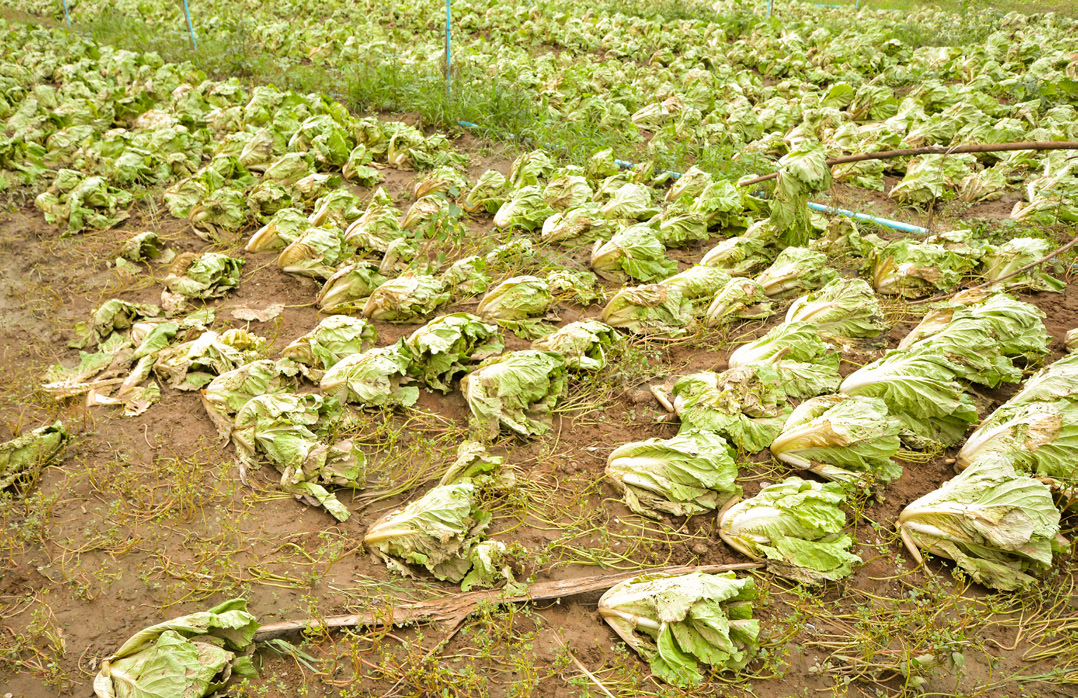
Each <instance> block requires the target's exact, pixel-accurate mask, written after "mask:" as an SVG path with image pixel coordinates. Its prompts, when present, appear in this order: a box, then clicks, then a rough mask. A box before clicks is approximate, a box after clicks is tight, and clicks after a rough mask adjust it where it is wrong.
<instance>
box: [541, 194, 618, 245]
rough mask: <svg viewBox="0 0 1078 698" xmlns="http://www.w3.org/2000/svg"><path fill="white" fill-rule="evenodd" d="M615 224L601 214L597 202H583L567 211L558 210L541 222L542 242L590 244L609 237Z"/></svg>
mask: <svg viewBox="0 0 1078 698" xmlns="http://www.w3.org/2000/svg"><path fill="white" fill-rule="evenodd" d="M615 229H616V225H615V224H614V223H613V222H611V221H610V220H608V219H607V218H606V217H605V216H603V214H602V212H601V211H600V210H599V206H598V204H596V203H594V202H591V201H589V202H587V203H584V204H582V205H580V206H578V207H576V208H571V209H569V210H567V211H559V212H558V213H555V214H554V215H553V216H550V217H549V218H547V219H546V220H545V221H544V222H543V230H542V235H541V239H542V240H543V242H557V243H561V244H563V245H581V244H591V243H593V242H595V241H596V240H597V239H599V238H606V237H609V236H610V235H611V234H612V233H613V232H614V230H615Z"/></svg>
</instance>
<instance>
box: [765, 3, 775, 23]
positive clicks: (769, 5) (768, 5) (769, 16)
mask: <svg viewBox="0 0 1078 698" xmlns="http://www.w3.org/2000/svg"><path fill="white" fill-rule="evenodd" d="M774 2H775V0H767V18H768V19H771V5H772V4H773V3H774Z"/></svg>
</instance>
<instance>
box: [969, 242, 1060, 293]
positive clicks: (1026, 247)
mask: <svg viewBox="0 0 1078 698" xmlns="http://www.w3.org/2000/svg"><path fill="white" fill-rule="evenodd" d="M1051 247H1052V246H1051V244H1050V243H1049V242H1048V241H1047V240H1044V239H1043V238H1012V239H1010V240H1008V241H1006V242H1004V243H1003V244H1002V245H1000V246H999V247H992V248H991V249H990V250H989V252H988V254H987V255H985V258H984V263H985V272H984V278H985V281H992V282H994V281H997V280H998V279H1002V278H1003V277H1004V276H1009V275H1010V274H1013V273H1015V272H1017V271H1018V270H1019V269H1021V268H1022V267H1025V266H1027V265H1029V264H1032V263H1034V262H1036V261H1039V260H1041V259H1044V258H1045V257H1047V256H1048V253H1049V252H1051ZM999 287H1002V288H1005V289H1008V290H1014V289H1026V290H1030V291H1047V292H1051V293H1062V292H1063V289H1064V288H1066V284H1065V283H1064V282H1062V281H1060V280H1059V279H1057V278H1055V277H1053V276H1050V275H1049V274H1047V273H1046V272H1044V271H1042V270H1041V269H1040V268H1034V269H1030V270H1028V271H1025V272H1022V273H1020V274H1017V275H1016V276H1011V277H1010V278H1009V279H1007V280H1005V281H1000V282H999V286H997V288H999Z"/></svg>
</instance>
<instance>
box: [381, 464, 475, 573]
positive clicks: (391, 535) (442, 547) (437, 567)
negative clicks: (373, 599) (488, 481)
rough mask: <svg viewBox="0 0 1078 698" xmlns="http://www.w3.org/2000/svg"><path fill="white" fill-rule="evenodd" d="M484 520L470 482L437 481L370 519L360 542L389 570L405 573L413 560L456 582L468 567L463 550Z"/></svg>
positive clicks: (469, 545) (413, 562)
mask: <svg viewBox="0 0 1078 698" xmlns="http://www.w3.org/2000/svg"><path fill="white" fill-rule="evenodd" d="M489 521H490V514H488V513H487V512H485V511H483V510H481V509H479V507H478V505H477V504H476V502H475V486H474V485H472V484H471V483H459V484H455V485H439V486H437V487H435V488H434V489H432V490H430V491H429V492H427V493H426V494H425V495H423V496H422V497H421V498H419V499H417V500H416V501H414V502H412V503H411V504H409V505H408V506H406V507H404V508H402V509H397V510H395V511H391V512H390V513H388V514H386V515H385V516H383V517H382V518H381V519H379V520H378V521H375V522H374V523H373V524H371V526H370V528H368V529H367V533H366V535H365V536H364V537H363V542H364V543H365V544H366V545H367V547H369V548H370V549H371V551H372V552H374V553H375V554H376V555H378V556H379V557H381V558H382V559H383V560H384V561H385V562H386V564H387V565H388V566H389V568H390V569H395V570H397V571H398V572H401V573H402V574H409V575H410V574H411V571H410V570H409V569H408V565H419V566H420V567H425V568H426V569H427V570H428V571H429V572H430V573H431V574H433V575H434V576H435V577H437V578H438V579H442V580H445V581H450V582H459V581H461V580H462V579H464V577H465V575H466V574H467V572H468V569H469V568H470V567H471V562H470V561H469V560H468V552H469V550H470V549H471V548H472V546H474V545H475V543H476V542H477V538H476V535H477V534H478V533H479V532H481V531H482V530H483V529H484V528H485V527H486V525H487V523H488V522H489Z"/></svg>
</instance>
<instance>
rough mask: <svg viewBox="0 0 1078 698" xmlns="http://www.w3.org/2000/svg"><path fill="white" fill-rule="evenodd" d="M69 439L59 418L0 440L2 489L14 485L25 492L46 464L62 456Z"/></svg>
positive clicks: (0, 486)
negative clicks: (13, 436) (45, 424)
mask: <svg viewBox="0 0 1078 698" xmlns="http://www.w3.org/2000/svg"><path fill="white" fill-rule="evenodd" d="M70 442H71V435H70V434H68V433H67V431H66V430H65V429H64V425H63V423H62V422H56V423H55V424H51V425H47V426H43V427H38V428H37V429H34V430H32V431H28V432H25V433H23V434H22V435H21V436H18V437H16V438H14V439H12V440H11V441H7V442H5V443H0V490H6V489H8V488H9V487H13V488H15V489H16V490H17V491H18V492H19V493H23V494H24V493H25V492H26V491H27V490H29V489H30V488H31V487H33V486H34V484H35V483H36V482H37V480H38V477H39V476H40V475H41V471H42V470H43V469H44V468H45V467H46V466H48V465H51V464H53V463H55V462H57V461H59V460H60V458H61V457H62V455H63V452H64V449H65V448H66V447H67V445H68V443H70Z"/></svg>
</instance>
